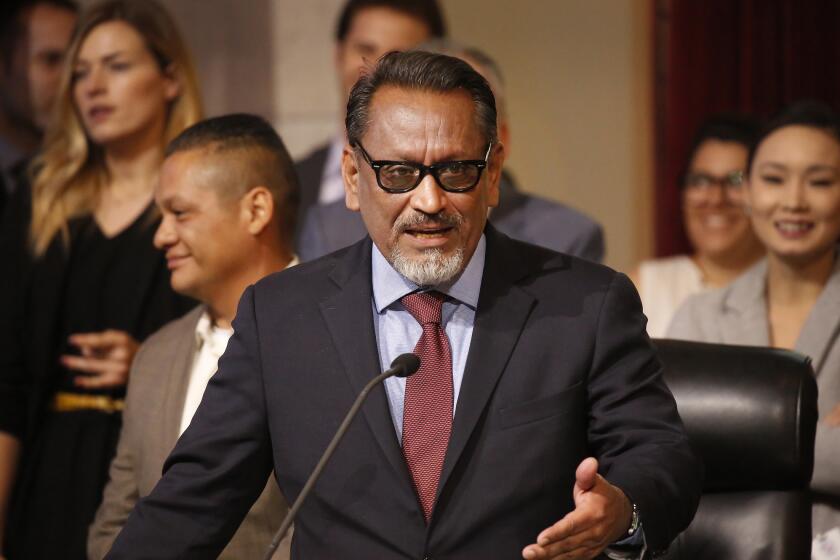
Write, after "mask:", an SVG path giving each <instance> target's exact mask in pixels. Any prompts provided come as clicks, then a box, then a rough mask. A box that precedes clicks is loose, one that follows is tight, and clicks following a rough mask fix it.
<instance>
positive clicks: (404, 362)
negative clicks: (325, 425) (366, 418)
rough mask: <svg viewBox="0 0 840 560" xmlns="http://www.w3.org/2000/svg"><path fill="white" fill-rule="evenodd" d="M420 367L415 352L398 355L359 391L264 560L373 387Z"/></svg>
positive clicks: (281, 537)
mask: <svg viewBox="0 0 840 560" xmlns="http://www.w3.org/2000/svg"><path fill="white" fill-rule="evenodd" d="M419 368H420V359H419V358H418V357H417V356H415V355H414V354H401V355H400V356H397V358H396V359H395V360H394V361H393V362H391V368H390V369H387V370H385V371H383V372H382V373H380V374H379V375H377V376H376V377H374V378H373V379H371V380H370V381H368V383H367V385H365V388H364V389H362V392H361V393H359V396H358V397H356V400H355V402H353V406H351V407H350V410H349V411H348V412H347V416H345V417H344V420H342V422H341V425H340V426H339V427H338V430H337V431H336V432H335V435H334V436H333V438H332V440H331V441H330V444H329V445H328V446H327V449H326V451H324V454H323V455H322V456H321V460H320V461H318V464H317V465H315V468H314V469H313V470H312V474H310V475H309V479H308V480H307V481H306V484H304V485H303V489H302V490H301V491H300V494H298V497H297V499H296V500H295V503H294V504H292V507H291V508H290V509H289V513H287V514H286V518H285V519H283V523H281V524H280V528H279V529H277V533H275V534H274V538H273V539H272V540H271V544H270V545H269V546H268V550H266V553H265V556H263V560H271V557H272V555H273V554H274V551H275V550H277V547H278V546H280V541H282V540H283V537H285V536H286V533H287V532H288V531H289V527H291V526H292V522H293V521H294V520H295V517H296V516H297V512H298V510H299V509H300V508H301V506H302V505H303V501H304V500H305V499H306V496H307V495H308V494H309V492H311V491H312V487H313V486H314V485H315V482H316V481H317V480H318V478H319V477H320V476H321V472H322V471H323V470H324V467H326V466H327V462H328V461H329V460H330V457H332V454H333V452H335V449H336V447H338V444H339V442H340V441H341V439H342V438H343V437H344V433H345V432H346V431H347V429H348V428H349V427H350V422H352V421H353V418H355V416H356V413H357V412H358V411H359V408H361V406H362V404H363V403H364V402H365V399H367V396H368V393H370V392H371V390H373V388H374V387H376V386H377V385H378V384H379V383H381V382H382V381H384V380H386V379H388V378H389V377H393V376H397V377H408V376H409V375H411V374H413V373H414V372H416V371H417V370H418V369H419Z"/></svg>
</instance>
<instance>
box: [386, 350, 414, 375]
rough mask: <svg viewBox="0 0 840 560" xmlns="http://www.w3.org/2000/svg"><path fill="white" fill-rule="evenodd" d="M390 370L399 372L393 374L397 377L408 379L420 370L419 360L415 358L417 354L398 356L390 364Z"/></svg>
mask: <svg viewBox="0 0 840 560" xmlns="http://www.w3.org/2000/svg"><path fill="white" fill-rule="evenodd" d="M391 368H392V369H393V368H397V369H398V370H399V371H397V372H396V373H395V374H394V375H396V376H397V377H408V376H409V375H411V374H413V373H414V372H416V371H417V370H418V369H420V358H419V357H417V354H411V353H405V354H400V355H399V356H397V357H396V358H394V361H393V362H391Z"/></svg>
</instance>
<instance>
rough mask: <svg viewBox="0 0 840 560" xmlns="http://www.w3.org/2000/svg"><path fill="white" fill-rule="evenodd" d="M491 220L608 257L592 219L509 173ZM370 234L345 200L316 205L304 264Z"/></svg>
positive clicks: (522, 235)
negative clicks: (525, 187)
mask: <svg viewBox="0 0 840 560" xmlns="http://www.w3.org/2000/svg"><path fill="white" fill-rule="evenodd" d="M490 222H491V223H492V224H493V225H494V226H495V227H496V229H498V230H499V231H501V232H502V233H504V234H506V235H509V236H510V237H513V238H514V239H519V240H520V241H527V242H528V243H533V244H534V245H540V246H541V247H547V248H548V249H553V250H555V251H558V252H560V253H567V254H569V255H573V256H576V257H581V258H584V259H588V260H591V261H595V262H600V261H601V260H602V259H603V258H604V234H603V231H602V230H601V226H600V225H598V223H597V222H595V221H594V220H593V219H592V218H590V217H589V216H586V215H585V214H582V213H581V212H578V211H577V210H574V209H572V208H569V207H568V206H566V205H565V204H560V203H558V202H552V201H550V200H546V199H544V198H540V197H537V196H532V195H529V194H525V193H523V192H522V191H520V190H519V189H518V188H517V187H516V184H515V182H514V181H513V178H512V177H511V176H510V175H508V174H503V175H502V180H501V182H500V183H499V206H498V207H497V208H494V209H493V210H492V211H491V212H490ZM365 235H367V231H366V230H365V224H364V222H363V221H362V217H361V215H360V214H359V213H358V212H353V211H351V210H348V209H347V207H346V206H345V205H344V200H343V199H342V200H338V201H336V202H333V203H330V204H325V205H319V204H312V205H310V206H309V210H308V211H307V212H306V216H305V217H304V219H303V224H302V225H301V229H300V234H299V236H298V249H297V252H298V254H299V255H300V257H301V259H303V260H304V261H307V260H312V259H316V258H318V257H322V256H324V255H326V254H328V253H332V252H333V251H337V250H338V249H341V248H342V247H346V246H347V245H350V244H351V243H355V242H356V241H358V240H359V239H362V238H363V237H364V236H365Z"/></svg>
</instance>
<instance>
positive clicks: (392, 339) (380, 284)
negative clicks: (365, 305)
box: [371, 235, 486, 445]
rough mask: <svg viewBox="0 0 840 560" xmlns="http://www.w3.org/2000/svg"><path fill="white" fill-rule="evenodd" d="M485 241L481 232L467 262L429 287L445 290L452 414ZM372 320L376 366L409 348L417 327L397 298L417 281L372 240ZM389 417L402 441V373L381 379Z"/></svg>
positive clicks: (417, 336) (385, 364) (419, 331)
mask: <svg viewBox="0 0 840 560" xmlns="http://www.w3.org/2000/svg"><path fill="white" fill-rule="evenodd" d="M485 250H486V241H485V239H484V235H482V236H481V239H480V240H479V241H478V245H477V246H476V248H475V252H474V253H473V256H472V258H471V259H470V262H469V263H468V264H467V267H466V268H465V269H464V272H463V273H461V275H460V276H459V277H458V279H457V280H456V281H455V282H453V283H452V284H449V285H441V286H436V287H435V290H436V291H438V292H441V293H443V294H446V295H447V296H449V299H447V300H446V301H445V302H444V303H443V309H442V312H441V326H443V328H444V330H445V331H446V336H447V337H448V338H449V347H450V349H451V351H452V398H453V400H454V402H453V403H452V414H453V415H454V414H455V407H456V406H457V404H458V394H459V393H460V390H461V381H462V380H463V379H464V368H465V367H466V365H467V355H468V354H469V352H470V341H471V340H472V333H473V324H474V323H475V308H476V306H477V305H478V292H479V290H480V289H481V278H482V276H483V275H484V254H485ZM372 257H373V258H372V259H371V261H372V267H373V271H372V272H373V275H372V278H373V319H374V320H373V324H374V328H375V330H376V343H377V345H378V347H379V362H380V365H381V366H382V369H383V370H385V369H387V368H389V367H391V362H392V361H393V360H394V358H396V357H397V356H399V355H400V354H404V353H406V352H413V351H414V347H415V346H416V345H417V341H418V340H420V335H421V334H423V327H421V326H420V323H418V322H417V320H416V319H415V318H414V317H413V316H412V315H411V313H409V312H408V311H407V310H406V308H405V307H403V304H402V303H400V298H402V297H403V296H405V295H408V294H410V293H412V292H416V291H418V290H419V289H420V287H419V286H418V285H417V284H415V283H414V282H412V281H410V280H408V279H406V278H405V277H403V276H402V275H401V274H400V273H399V272H397V271H396V270H394V268H393V267H392V266H391V265H390V264H389V263H388V261H386V260H385V257H384V256H382V253H380V252H379V249H378V248H377V247H376V245H375V244H374V245H373V255H372ZM385 391H386V392H387V394H388V405H389V408H390V409H391V419H392V420H393V421H394V429H395V430H396V431H397V439H398V441H399V442H400V445H402V423H403V404H404V400H405V378H399V377H391V378H389V379H387V380H386V381H385Z"/></svg>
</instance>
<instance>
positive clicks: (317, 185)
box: [295, 0, 446, 247]
mask: <svg viewBox="0 0 840 560" xmlns="http://www.w3.org/2000/svg"><path fill="white" fill-rule="evenodd" d="M445 33H446V26H445V24H444V20H443V13H442V12H441V10H440V7H439V6H438V3H437V0H347V1H346V2H345V4H344V7H343V8H342V9H341V14H340V15H339V18H338V23H337V25H336V31H335V69H336V75H337V77H338V81H339V85H340V86H341V92H340V94H341V114H342V115H343V114H344V107H345V105H346V103H347V97H348V96H349V95H350V89H351V88H352V87H353V84H355V83H356V80H358V79H359V74H360V73H361V71H362V69H363V68H364V67H365V65H369V64H373V63H375V62H376V61H377V60H378V59H379V57H381V56H382V55H384V54H385V53H387V52H391V51H404V50H407V49H410V48H412V47H415V46H417V45H418V44H419V43H422V42H423V41H425V40H427V39H429V38H431V37H442V36H443V35H444V34H445ZM345 142H346V138H345V135H344V126H343V124H342V126H341V127H340V130H339V131H338V132H337V133H336V135H335V137H334V138H333V139H332V140H330V141H329V142H327V143H326V144H324V145H323V146H320V147H318V148H316V149H315V150H314V151H312V153H310V154H309V155H308V156H306V157H305V158H304V159H303V160H301V161H300V162H299V163H298V164H296V166H295V170H296V171H297V174H298V177H299V179H300V186H301V200H300V209H299V213H298V221H297V223H298V230H297V232H299V231H300V226H301V225H302V222H303V217H304V216H305V215H306V209H307V208H309V207H311V206H313V205H318V204H329V203H331V202H334V201H336V200H339V199H342V200H343V199H344V184H343V183H342V180H341V153H342V150H343V149H344V144H345ZM345 245H347V243H345ZM343 246H344V245H342V247H343Z"/></svg>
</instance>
